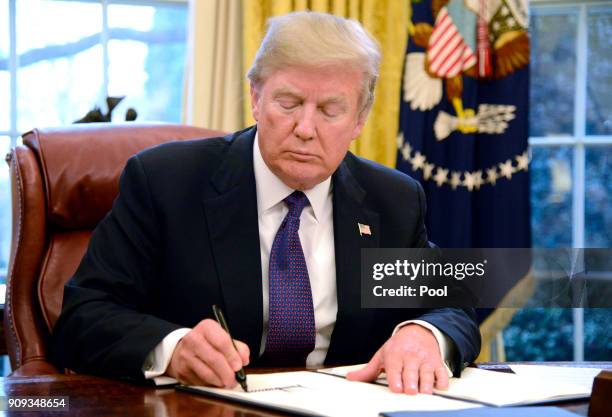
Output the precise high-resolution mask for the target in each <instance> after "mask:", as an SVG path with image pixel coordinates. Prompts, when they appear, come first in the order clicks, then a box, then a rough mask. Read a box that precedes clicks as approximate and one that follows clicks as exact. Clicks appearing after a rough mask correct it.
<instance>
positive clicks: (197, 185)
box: [54, 12, 480, 393]
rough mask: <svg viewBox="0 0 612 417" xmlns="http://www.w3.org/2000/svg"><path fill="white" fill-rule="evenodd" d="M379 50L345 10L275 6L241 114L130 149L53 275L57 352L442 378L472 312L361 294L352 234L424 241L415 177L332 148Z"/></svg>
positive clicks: (105, 370)
mask: <svg viewBox="0 0 612 417" xmlns="http://www.w3.org/2000/svg"><path fill="white" fill-rule="evenodd" d="M379 56H380V54H379V50H378V46H377V45H376V43H375V41H374V40H373V39H372V38H371V37H370V36H369V35H368V34H367V33H366V32H365V31H364V30H363V28H362V27H361V26H360V25H359V24H358V23H356V22H354V21H349V20H345V19H341V18H336V17H333V16H330V15H324V14H318V13H309V12H303V13H294V14H291V15H287V16H284V17H280V18H275V19H272V20H271V22H270V27H269V29H268V33H267V35H266V38H265V39H264V41H263V43H262V47H261V48H260V50H259V52H258V55H257V57H256V58H255V62H254V64H253V67H252V68H251V70H250V71H249V74H248V75H249V78H250V80H251V99H252V103H253V104H252V110H253V116H254V118H255V120H256V121H257V125H256V127H253V128H249V129H246V130H243V131H241V132H237V133H235V134H232V135H228V136H227V137H224V138H216V139H208V140H199V141H190V142H182V143H171V144H166V145H162V146H159V147H156V148H153V149H150V150H147V151H145V152H142V153H140V154H138V155H136V156H134V157H132V158H131V159H130V160H129V162H128V164H127V166H126V168H125V170H124V172H123V174H122V177H121V181H120V192H119V196H118V198H117V200H116V201H115V203H114V205H113V209H112V211H111V212H110V213H109V215H108V216H107V217H106V218H105V219H104V220H103V221H102V222H101V223H100V225H99V226H98V228H97V229H96V231H95V233H94V234H93V236H92V239H91V242H90V246H89V248H88V251H87V253H86V255H85V257H84V259H83V261H82V263H81V265H80V266H79V269H78V270H77V272H76V274H75V276H74V277H73V278H72V279H71V280H70V282H69V283H68V284H67V285H66V287H65V293H64V305H63V309H62V314H61V316H60V318H59V320H58V322H57V324H56V326H55V329H54V339H55V349H54V352H55V357H56V360H57V362H58V363H59V364H60V365H61V366H64V367H69V368H72V369H74V370H76V371H78V372H91V373H97V374H105V375H111V376H127V377H133V378H143V377H144V378H156V377H159V376H164V375H165V376H171V377H174V378H176V379H178V380H179V381H181V382H184V383H192V384H211V385H216V386H226V387H231V386H234V385H235V383H236V382H235V379H234V372H235V371H236V370H238V369H240V367H242V366H246V365H247V364H249V363H252V364H285V363H294V364H301V365H308V366H319V365H322V364H323V363H325V364H342V363H344V364H347V363H359V362H365V361H368V360H370V361H369V363H368V365H367V366H366V367H364V368H363V369H362V370H360V371H357V372H355V373H352V374H350V375H349V377H350V378H351V379H356V380H372V379H374V378H376V376H377V375H378V374H379V373H380V372H381V370H385V371H386V373H387V378H388V380H389V386H390V388H391V389H392V390H393V391H395V392H406V393H416V392H417V391H421V392H431V390H432V388H433V386H434V384H436V386H438V387H440V388H444V387H445V386H446V385H447V383H448V377H449V374H450V372H451V371H449V368H450V369H452V371H453V372H455V373H456V374H458V373H459V372H460V371H461V369H462V367H463V366H465V363H467V362H470V361H472V360H473V359H474V358H475V357H476V355H477V353H478V350H479V348H480V338H479V335H478V330H477V327H476V324H475V321H474V317H473V312H472V311H469V310H461V309H451V308H448V309H433V310H420V309H411V310H402V309H397V310H394V309H362V308H361V306H360V300H361V297H360V273H359V272H360V271H359V268H360V261H359V255H360V250H361V248H372V247H425V246H427V245H428V241H427V234H426V230H425V226H424V216H425V207H424V201H425V200H424V196H423V191H422V189H421V188H420V186H419V185H418V183H417V182H415V181H414V180H412V179H411V178H409V177H408V176H406V175H404V174H401V173H399V172H397V171H394V170H391V169H388V168H385V167H382V166H380V165H377V164H375V163H372V162H369V161H366V160H363V159H360V158H357V157H355V156H353V155H352V154H350V153H347V151H348V147H349V144H350V142H351V141H352V140H354V139H355V138H356V137H357V136H358V135H359V133H360V131H361V128H362V127H363V125H364V123H365V120H366V118H367V113H368V111H369V109H370V106H371V104H372V100H373V92H374V86H375V81H376V77H377V71H378V63H379ZM213 304H218V305H221V306H222V307H223V309H224V310H225V313H226V315H227V319H228V321H229V325H230V328H231V329H232V333H233V336H234V337H235V339H236V343H237V349H235V348H234V347H233V345H232V343H231V339H230V337H229V336H228V334H227V333H226V332H225V331H223V329H222V328H221V327H220V326H219V325H218V324H217V323H216V322H215V321H214V320H211V317H212V310H211V306H212V305H213Z"/></svg>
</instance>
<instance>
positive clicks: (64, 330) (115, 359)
mask: <svg viewBox="0 0 612 417" xmlns="http://www.w3.org/2000/svg"><path fill="white" fill-rule="evenodd" d="M152 201H153V200H152V198H151V194H150V190H149V185H148V182H147V178H146V175H145V171H144V169H143V166H142V164H141V162H140V160H139V159H138V157H137V156H135V157H132V158H131V159H130V160H129V161H128V163H127V166H126V168H125V170H124V172H123V173H122V175H121V179H120V182H119V196H118V197H117V199H116V200H115V202H114V204H113V208H112V210H111V212H110V213H109V214H108V215H107V216H106V217H105V218H104V219H103V220H102V222H101V223H100V224H99V225H98V227H97V228H96V230H95V231H94V233H93V234H92V237H91V240H90V243H89V247H88V249H87V252H86V254H85V256H84V258H83V260H82V261H81V264H80V265H79V268H78V269H77V271H76V273H75V275H74V276H73V277H72V278H71V279H70V280H69V281H68V283H67V284H66V286H65V287H64V301H63V306H62V312H61V315H60V317H59V319H58V321H57V323H56V324H55V326H54V329H53V341H52V356H53V358H54V360H55V362H56V364H57V365H58V366H60V367H62V368H70V369H73V370H75V371H76V372H79V373H92V374H98V375H107V376H113V377H130V378H136V379H142V378H143V373H142V366H143V363H144V360H145V358H146V357H147V355H148V354H149V352H151V351H152V350H153V349H154V348H155V346H156V345H157V344H158V343H159V342H160V341H161V340H162V339H163V338H164V337H165V336H166V335H167V334H168V333H170V332H172V331H173V330H176V329H178V328H180V327H182V326H178V325H176V324H174V323H170V322H168V321H165V320H162V319H160V318H157V317H155V316H154V315H152V314H150V312H151V311H153V309H152V306H153V305H154V304H153V303H154V302H159V299H158V297H159V294H161V291H160V281H161V280H160V277H159V276H158V275H159V274H160V270H161V263H162V262H163V260H162V254H161V253H162V251H161V248H162V247H163V238H162V236H161V233H160V230H161V227H160V223H159V219H158V217H159V216H158V214H157V213H156V212H155V207H154V205H153V203H152Z"/></svg>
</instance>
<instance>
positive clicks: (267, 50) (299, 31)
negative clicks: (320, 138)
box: [247, 11, 380, 111]
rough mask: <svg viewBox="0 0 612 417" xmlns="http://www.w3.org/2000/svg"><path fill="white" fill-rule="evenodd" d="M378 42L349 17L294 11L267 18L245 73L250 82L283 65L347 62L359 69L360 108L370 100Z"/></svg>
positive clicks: (303, 65)
mask: <svg viewBox="0 0 612 417" xmlns="http://www.w3.org/2000/svg"><path fill="white" fill-rule="evenodd" d="M379 64H380V47H379V46H378V42H377V41H376V40H375V39H374V38H373V37H372V36H371V35H370V34H369V33H368V32H366V31H365V29H364V28H363V27H362V26H361V24H360V23H359V22H357V21H356V20H352V19H344V18H342V17H338V16H334V15H331V14H326V13H317V12H308V11H307V12H294V13H289V14H286V15H284V16H277V17H272V18H270V19H268V30H267V32H266V35H265V37H264V39H263V41H262V43H261V45H260V47H259V50H258V51H257V55H256V56H255V60H254V61H253V65H252V66H251V68H250V69H249V71H248V73H247V77H248V79H249V80H250V81H251V83H252V84H253V85H258V84H260V83H261V82H263V81H265V79H266V77H268V76H269V75H270V74H271V73H272V72H273V71H275V70H277V69H279V68H283V67H285V66H297V67H313V66H314V67H317V66H325V65H343V66H345V65H347V66H350V67H352V68H355V69H357V70H359V71H361V72H362V73H363V86H362V91H361V106H362V107H361V110H362V111H364V110H369V108H370V106H371V105H372V102H373V101H374V88H375V87H376V80H377V79H378V67H379Z"/></svg>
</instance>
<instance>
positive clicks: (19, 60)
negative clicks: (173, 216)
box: [0, 0, 188, 303]
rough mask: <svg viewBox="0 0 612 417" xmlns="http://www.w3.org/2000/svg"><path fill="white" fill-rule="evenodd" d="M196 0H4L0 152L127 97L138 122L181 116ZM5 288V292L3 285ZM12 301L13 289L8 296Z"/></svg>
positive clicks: (2, 193)
mask: <svg viewBox="0 0 612 417" xmlns="http://www.w3.org/2000/svg"><path fill="white" fill-rule="evenodd" d="M187 8H188V7H187V0H174V1H170V0H165V1H161V0H153V1H113V0H99V1H95V0H89V1H60V0H0V91H1V92H2V93H1V94H0V155H2V157H3V159H4V155H5V154H6V153H7V152H8V150H9V149H10V147H11V146H14V145H15V144H16V143H17V141H18V140H19V139H18V138H19V136H20V134H21V133H23V132H26V131H27V130H29V129H32V128H34V127H46V126H58V125H67V124H70V123H73V122H74V121H75V120H77V119H80V118H82V117H83V116H85V114H86V113H87V112H88V111H89V110H92V109H93V108H94V107H96V106H98V107H101V108H102V110H103V112H106V104H105V97H106V96H107V95H111V96H125V97H126V98H125V99H124V100H123V102H122V103H121V104H120V105H119V106H118V107H117V108H116V109H115V111H114V112H113V115H112V116H113V121H118V120H124V118H125V113H126V111H127V109H128V108H130V107H131V108H134V109H135V110H136V111H137V112H138V119H137V120H139V121H167V122H179V121H180V116H181V103H182V98H181V97H182V89H183V81H182V78H183V71H184V63H185V53H186V46H187ZM10 222H11V205H10V185H9V181H8V168H7V165H6V164H5V163H4V162H2V164H1V166H0V282H4V280H5V278H6V272H7V271H6V269H7V266H8V256H9V245H10V239H11V231H10V230H11V224H10ZM0 295H2V294H0ZM3 302H4V297H2V299H1V300H0V303H3Z"/></svg>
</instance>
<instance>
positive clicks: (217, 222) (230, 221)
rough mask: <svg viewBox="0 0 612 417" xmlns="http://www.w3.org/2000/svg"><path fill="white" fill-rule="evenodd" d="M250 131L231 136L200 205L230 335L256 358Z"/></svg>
mask: <svg viewBox="0 0 612 417" xmlns="http://www.w3.org/2000/svg"><path fill="white" fill-rule="evenodd" d="M254 137H255V129H254V128H253V129H249V130H246V131H243V132H241V133H239V134H237V136H236V137H235V139H234V140H233V142H232V144H231V145H230V148H229V150H228V152H227V155H226V157H225V158H224V160H223V162H222V163H221V165H220V167H219V169H218V170H217V171H216V172H215V174H214V175H213V176H212V178H211V183H212V185H213V187H214V189H215V190H216V191H217V193H218V194H217V195H216V196H212V197H210V196H209V197H207V198H205V199H204V201H203V205H204V212H205V215H206V221H207V225H208V230H209V233H210V236H209V237H210V242H211V245H212V249H213V256H214V259H215V264H216V270H217V276H218V278H219V286H220V288H221V294H222V297H223V308H224V310H225V313H226V316H227V320H228V322H229V326H230V328H231V329H232V336H233V337H234V338H236V339H240V340H243V341H244V342H245V343H247V344H248V345H249V348H250V349H251V352H252V353H253V354H255V355H256V354H257V353H258V352H259V346H260V343H261V333H262V323H263V315H262V309H263V301H262V285H261V255H260V248H259V228H258V220H257V217H258V216H257V194H256V187H255V175H254V172H253V140H254Z"/></svg>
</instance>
